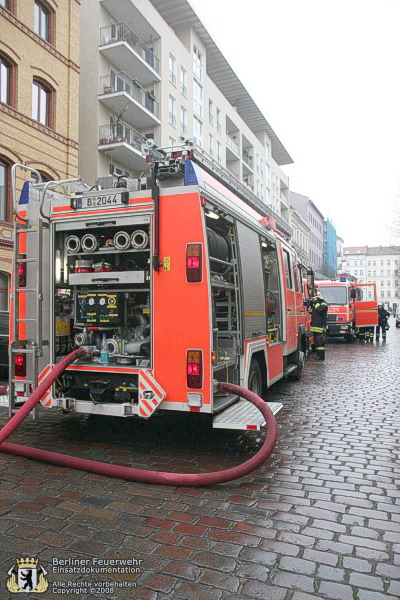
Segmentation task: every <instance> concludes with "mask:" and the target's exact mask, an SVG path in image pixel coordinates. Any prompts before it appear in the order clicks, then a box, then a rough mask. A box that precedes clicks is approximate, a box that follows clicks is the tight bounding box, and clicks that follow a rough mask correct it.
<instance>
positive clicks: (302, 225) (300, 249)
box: [290, 206, 311, 266]
mask: <svg viewBox="0 0 400 600" xmlns="http://www.w3.org/2000/svg"><path fill="white" fill-rule="evenodd" d="M290 224H291V227H292V231H293V233H292V239H291V243H292V244H293V246H294V247H295V248H296V250H297V253H298V255H299V256H300V258H301V260H302V262H303V263H304V264H305V265H306V266H308V265H309V264H310V250H309V245H308V241H309V238H310V232H311V228H310V226H309V224H308V223H307V221H306V220H305V219H303V217H302V216H301V214H300V213H299V211H298V210H296V209H295V208H294V207H293V206H291V207H290Z"/></svg>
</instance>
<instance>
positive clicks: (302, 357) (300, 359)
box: [289, 337, 306, 381]
mask: <svg viewBox="0 0 400 600" xmlns="http://www.w3.org/2000/svg"><path fill="white" fill-rule="evenodd" d="M293 358H294V360H293V364H295V365H297V370H296V371H295V372H294V373H292V374H291V375H289V378H290V379H292V380H293V381H300V379H301V375H302V373H303V369H304V365H305V362H306V353H305V352H304V351H303V350H302V349H301V338H300V337H299V347H298V348H297V350H296V352H295V353H294V357H293Z"/></svg>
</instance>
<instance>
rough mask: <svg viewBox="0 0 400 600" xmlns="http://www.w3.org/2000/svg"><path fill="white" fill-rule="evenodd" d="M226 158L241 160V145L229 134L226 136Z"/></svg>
mask: <svg viewBox="0 0 400 600" xmlns="http://www.w3.org/2000/svg"><path fill="white" fill-rule="evenodd" d="M226 159H227V160H239V159H240V154H239V145H238V144H237V143H236V142H235V140H234V139H233V138H231V137H230V136H229V135H227V136H226Z"/></svg>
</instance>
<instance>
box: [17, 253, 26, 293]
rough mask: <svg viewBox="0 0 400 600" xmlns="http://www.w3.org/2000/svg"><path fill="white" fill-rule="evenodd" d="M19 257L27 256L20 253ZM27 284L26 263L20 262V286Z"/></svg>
mask: <svg viewBox="0 0 400 600" xmlns="http://www.w3.org/2000/svg"><path fill="white" fill-rule="evenodd" d="M19 258H26V255H25V254H20V256H19ZM25 286H26V263H19V264H18V287H20V288H21V287H25Z"/></svg>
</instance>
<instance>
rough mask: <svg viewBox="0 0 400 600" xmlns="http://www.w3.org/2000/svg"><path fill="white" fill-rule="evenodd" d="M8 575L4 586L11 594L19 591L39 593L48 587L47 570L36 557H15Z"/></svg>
mask: <svg viewBox="0 0 400 600" xmlns="http://www.w3.org/2000/svg"><path fill="white" fill-rule="evenodd" d="M8 575H9V578H8V579H7V582H6V586H7V589H8V591H9V592H12V593H13V594H18V593H20V592H26V593H28V592H34V593H35V594H41V593H42V592H45V591H46V590H47V588H48V587H49V583H48V581H47V578H46V575H47V572H46V571H45V569H44V568H43V567H42V566H41V565H40V564H39V559H38V558H28V557H26V558H17V559H16V561H15V564H14V565H13V566H12V567H11V569H10V570H9V571H8Z"/></svg>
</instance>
